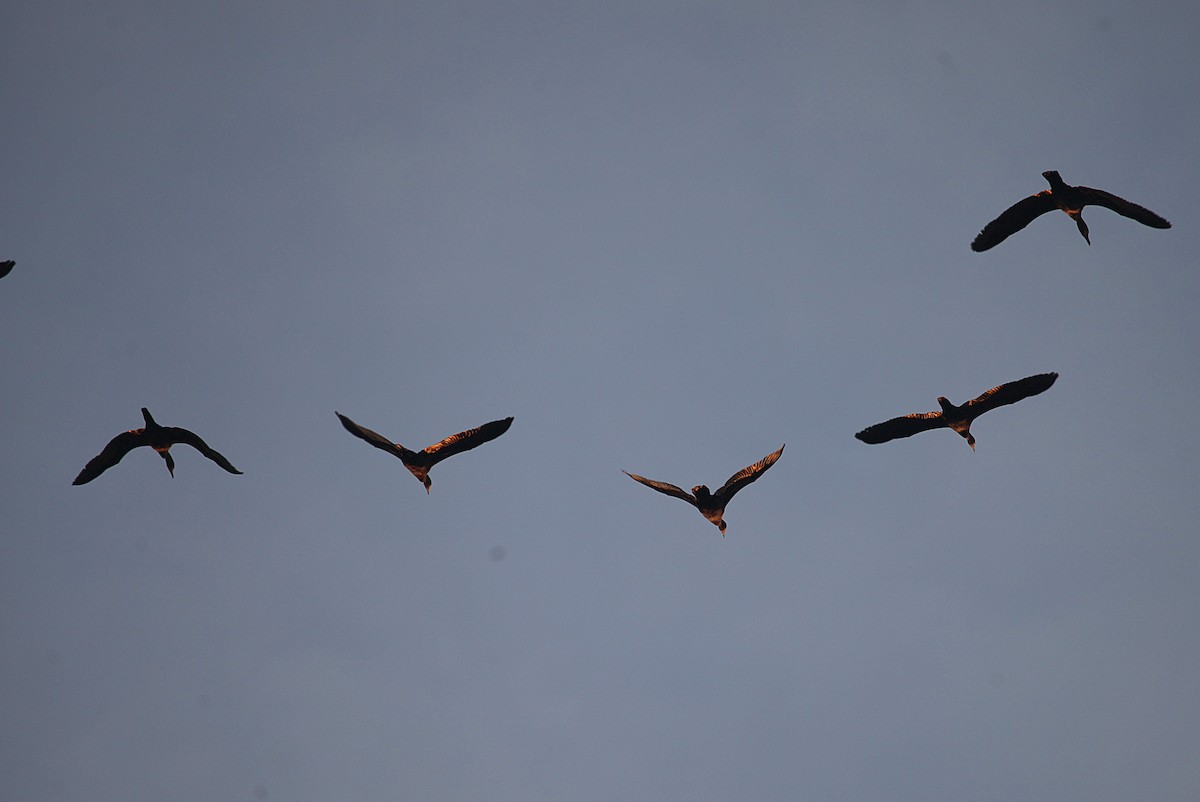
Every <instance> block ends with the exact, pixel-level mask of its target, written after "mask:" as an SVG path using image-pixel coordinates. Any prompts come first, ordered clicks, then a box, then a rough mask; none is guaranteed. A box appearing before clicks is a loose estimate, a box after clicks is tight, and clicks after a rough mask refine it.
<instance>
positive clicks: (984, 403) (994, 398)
mask: <svg viewBox="0 0 1200 802" xmlns="http://www.w3.org/2000/svg"><path fill="white" fill-rule="evenodd" d="M1057 378H1058V374H1057V373H1039V374H1037V375H1036V376H1029V377H1027V378H1024V379H1017V380H1016V381H1014V382H1006V383H1005V384H1001V385H999V386H997V387H993V388H992V389H990V390H988V391H987V392H986V393H984V394H982V395H981V396H979V397H978V398H973V399H971V400H970V401H968V402H967V403H966V404H964V406H966V407H968V408H969V409H970V410H971V413H972V414H973V415H974V416H975V417H979V416H980V415H982V414H983V413H985V412H987V411H988V410H991V409H995V408H996V407H1002V406H1004V405H1005V404H1015V403H1017V402H1018V401H1020V400H1021V399H1022V398H1028V397H1029V396H1031V395H1037V394H1038V393H1044V392H1045V391H1046V390H1049V389H1050V385H1052V384H1054V381H1055V379H1057Z"/></svg>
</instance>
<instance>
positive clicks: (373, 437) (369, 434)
mask: <svg viewBox="0 0 1200 802" xmlns="http://www.w3.org/2000/svg"><path fill="white" fill-rule="evenodd" d="M333 414H334V415H337V416H338V420H340V421H341V422H342V426H343V428H345V430H346V431H348V432H350V434H352V435H354V436H355V437H357V438H359V439H360V440H366V441H367V442H368V443H370V444H371V445H373V446H375V447H376V448H381V449H383V450H384V451H386V452H388V453H389V454H391V455H393V456H395V457H399V458H400V459H402V460H403V459H405V455H408V458H410V459H411V458H412V455H413V452H411V451H409V450H408V449H407V448H405V447H404V446H402V445H400V444H399V443H393V442H392V441H391V440H389V439H387V438H386V437H384V436H383V435H381V434H380V433H379V432H373V431H371V430H370V429H368V428H367V427H366V426H359V425H358V424H357V423H355V422H354V421H352V420H350V419H349V418H347V417H346V416H345V415H343V414H342V413H340V412H337V411H335V412H334V413H333Z"/></svg>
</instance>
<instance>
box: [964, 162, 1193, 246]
mask: <svg viewBox="0 0 1200 802" xmlns="http://www.w3.org/2000/svg"><path fill="white" fill-rule="evenodd" d="M1042 176H1043V177H1044V178H1045V179H1046V181H1048V182H1049V183H1050V189H1047V190H1043V191H1042V192H1039V193H1037V194H1036V195H1030V196H1029V197H1028V198H1024V199H1022V200H1019V201H1017V202H1016V203H1014V204H1013V205H1012V206H1010V207H1008V208H1007V209H1005V210H1004V212H1003V213H1001V215H1000V216H999V217H997V218H996V219H995V220H993V221H992V222H990V223H988V224H987V225H986V226H984V227H983V230H982V231H980V232H979V235H978V236H977V237H975V241H974V242H972V243H971V250H973V251H977V252H978V251H986V250H987V249H988V248H992V247H995V246H996V245H999V244H1000V243H1001V242H1003V241H1004V240H1006V239H1008V237H1009V236H1011V235H1013V234H1015V233H1017V232H1018V231H1020V230H1021V229H1023V228H1025V226H1027V225H1029V224H1030V223H1032V222H1033V221H1034V220H1035V219H1036V218H1038V217H1040V216H1041V215H1043V214H1045V213H1046V212H1050V211H1054V210H1055V209H1060V210H1061V211H1063V212H1064V213H1065V214H1066V215H1067V216H1068V217H1070V218H1071V219H1072V220H1074V221H1075V226H1076V227H1077V228H1078V229H1079V233H1080V234H1081V235H1083V238H1084V240H1085V241H1086V242H1087V244H1088V245H1091V244H1092V240H1091V237H1090V236H1089V234H1088V227H1087V223H1085V222H1083V207H1084V206H1089V205H1090V206H1103V207H1105V208H1106V209H1111V210H1112V211H1114V212H1116V213H1117V214H1119V215H1123V216H1124V217H1128V218H1130V219H1131V220H1136V221H1138V222H1139V223H1141V224H1142V225H1147V226H1150V227H1151V228H1170V227H1171V224H1170V223H1168V222H1167V221H1166V220H1164V219H1163V218H1161V217H1159V216H1158V215H1157V214H1155V213H1154V212H1152V211H1150V210H1149V209H1147V208H1145V207H1143V206H1138V205H1137V204H1136V203H1132V202H1130V201H1127V200H1125V199H1124V198H1119V197H1117V196H1116V195H1113V194H1112V193H1111V192H1105V191H1104V190H1102V189H1092V188H1091V187H1073V186H1071V185H1070V184H1067V183H1066V182H1065V181H1063V180H1062V176H1060V175H1059V174H1058V171H1057V170H1047V171H1046V172H1044V173H1042Z"/></svg>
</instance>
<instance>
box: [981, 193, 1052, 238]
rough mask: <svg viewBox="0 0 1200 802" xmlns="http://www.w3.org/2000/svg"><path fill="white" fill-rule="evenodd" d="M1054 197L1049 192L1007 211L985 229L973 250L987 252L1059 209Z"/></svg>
mask: <svg viewBox="0 0 1200 802" xmlns="http://www.w3.org/2000/svg"><path fill="white" fill-rule="evenodd" d="M1057 208H1058V204H1057V203H1055V202H1054V196H1053V195H1051V194H1050V192H1049V191H1048V190H1047V191H1045V192H1039V193H1038V194H1036V195H1030V196H1029V197H1028V198H1024V199H1023V200H1019V201H1017V202H1016V203H1014V204H1013V205H1012V206H1009V207H1008V208H1007V209H1005V210H1004V211H1003V212H1002V213H1001V214H1000V216H999V217H997V218H996V219H995V220H993V221H992V222H990V223H988V224H987V225H986V226H984V227H983V231H980V232H979V236H977V237H975V241H974V242H972V243H971V250H973V251H977V252H978V251H986V250H987V249H988V248H992V247H995V246H996V245H999V244H1000V243H1001V242H1004V240H1006V239H1008V238H1009V237H1010V236H1011V235H1013V234H1016V233H1017V232H1018V231H1020V230H1021V229H1023V228H1024V227H1025V226H1027V225H1029V224H1030V223H1032V222H1033V221H1034V219H1035V218H1037V217H1039V216H1041V215H1043V214H1045V213H1046V212H1048V211H1050V210H1052V209H1057Z"/></svg>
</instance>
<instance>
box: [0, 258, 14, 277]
mask: <svg viewBox="0 0 1200 802" xmlns="http://www.w3.org/2000/svg"><path fill="white" fill-rule="evenodd" d="M16 264H17V263H16V262H14V261H13V260H12V259H9V260H8V261H7V262H0V278H4V277H5V276H7V275H8V274H9V273H11V272H12V269H13V267H14V266H15V265H16Z"/></svg>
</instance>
